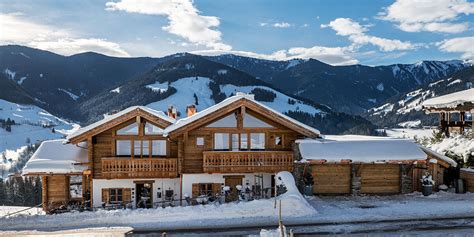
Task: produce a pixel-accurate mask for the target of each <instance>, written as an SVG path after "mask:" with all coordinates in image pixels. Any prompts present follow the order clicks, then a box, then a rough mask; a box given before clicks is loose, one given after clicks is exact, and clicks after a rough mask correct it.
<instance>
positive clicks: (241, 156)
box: [203, 151, 293, 173]
mask: <svg viewBox="0 0 474 237" xmlns="http://www.w3.org/2000/svg"><path fill="white" fill-rule="evenodd" d="M203 159H204V163H203V168H204V172H207V173H214V172H215V173H249V172H265V173H267V172H268V173H274V172H279V171H292V170H293V152H291V151H205V152H203Z"/></svg>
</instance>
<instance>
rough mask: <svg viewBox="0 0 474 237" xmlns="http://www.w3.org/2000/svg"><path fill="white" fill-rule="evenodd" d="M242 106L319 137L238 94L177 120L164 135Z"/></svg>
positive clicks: (298, 124)
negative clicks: (255, 108)
mask: <svg viewBox="0 0 474 237" xmlns="http://www.w3.org/2000/svg"><path fill="white" fill-rule="evenodd" d="M239 102H240V103H239ZM243 104H245V105H246V106H257V107H258V108H260V109H262V110H264V111H265V112H266V113H267V115H270V114H271V115H274V116H273V119H275V120H277V122H286V124H287V125H289V126H288V127H289V128H290V129H294V130H295V131H298V132H300V133H301V134H303V135H305V136H308V137H318V136H319V135H320V132H319V131H318V130H317V129H315V128H313V127H310V126H308V125H306V124H304V123H301V122H299V121H297V120H295V119H293V118H291V117H289V116H287V115H284V114H282V113H280V112H278V111H276V110H274V109H272V108H270V107H268V106H266V105H264V104H262V103H259V102H258V101H255V100H254V98H253V95H249V94H240V93H238V94H237V95H235V96H232V97H229V98H227V99H225V100H223V101H222V102H220V103H217V104H215V105H214V106H211V107H209V108H207V109H205V110H202V111H201V112H198V113H196V114H194V115H192V116H190V117H186V118H182V119H179V120H177V121H176V122H175V123H174V124H173V125H171V126H169V127H167V128H166V129H165V131H164V134H165V136H168V135H170V134H173V133H180V131H181V130H183V129H184V128H186V127H188V126H192V125H193V124H195V123H198V122H200V121H201V122H208V121H209V120H208V119H207V118H209V117H210V115H213V114H215V113H216V112H223V113H224V112H227V111H230V110H231V109H236V108H238V107H240V106H242V105H243Z"/></svg>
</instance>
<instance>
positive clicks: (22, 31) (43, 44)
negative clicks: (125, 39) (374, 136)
mask: <svg viewBox="0 0 474 237" xmlns="http://www.w3.org/2000/svg"><path fill="white" fill-rule="evenodd" d="M24 17H25V16H24V15H23V14H21V13H9V14H0V29H2V33H1V34H0V44H22V45H28V46H31V47H35V48H39V49H43V50H49V51H53V52H55V53H59V54H63V55H72V54H76V53H82V52H87V51H94V52H97V53H102V54H106V55H110V56H130V55H129V54H128V53H127V52H126V51H125V50H123V49H122V48H121V47H120V45H118V44H117V43H113V42H110V41H107V40H105V39H96V38H80V37H77V36H76V35H75V34H74V33H73V32H70V31H68V30H64V29H60V28H57V27H53V26H49V25H43V24H39V23H36V22H33V21H30V20H27V19H24Z"/></svg>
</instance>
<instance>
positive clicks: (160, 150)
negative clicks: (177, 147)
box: [151, 140, 166, 156]
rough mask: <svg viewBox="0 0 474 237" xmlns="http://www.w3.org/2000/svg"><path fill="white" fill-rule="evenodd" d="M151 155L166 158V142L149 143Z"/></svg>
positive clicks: (155, 141) (154, 141)
mask: <svg viewBox="0 0 474 237" xmlns="http://www.w3.org/2000/svg"><path fill="white" fill-rule="evenodd" d="M151 152H152V153H151V155H153V156H166V140H153V141H152V142H151Z"/></svg>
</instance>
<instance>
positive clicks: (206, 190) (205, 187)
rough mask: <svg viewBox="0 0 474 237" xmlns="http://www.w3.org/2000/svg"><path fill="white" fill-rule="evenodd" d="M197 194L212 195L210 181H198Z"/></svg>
mask: <svg viewBox="0 0 474 237" xmlns="http://www.w3.org/2000/svg"><path fill="white" fill-rule="evenodd" d="M199 195H206V196H212V195H213V193H212V183H200V184H199Z"/></svg>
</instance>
